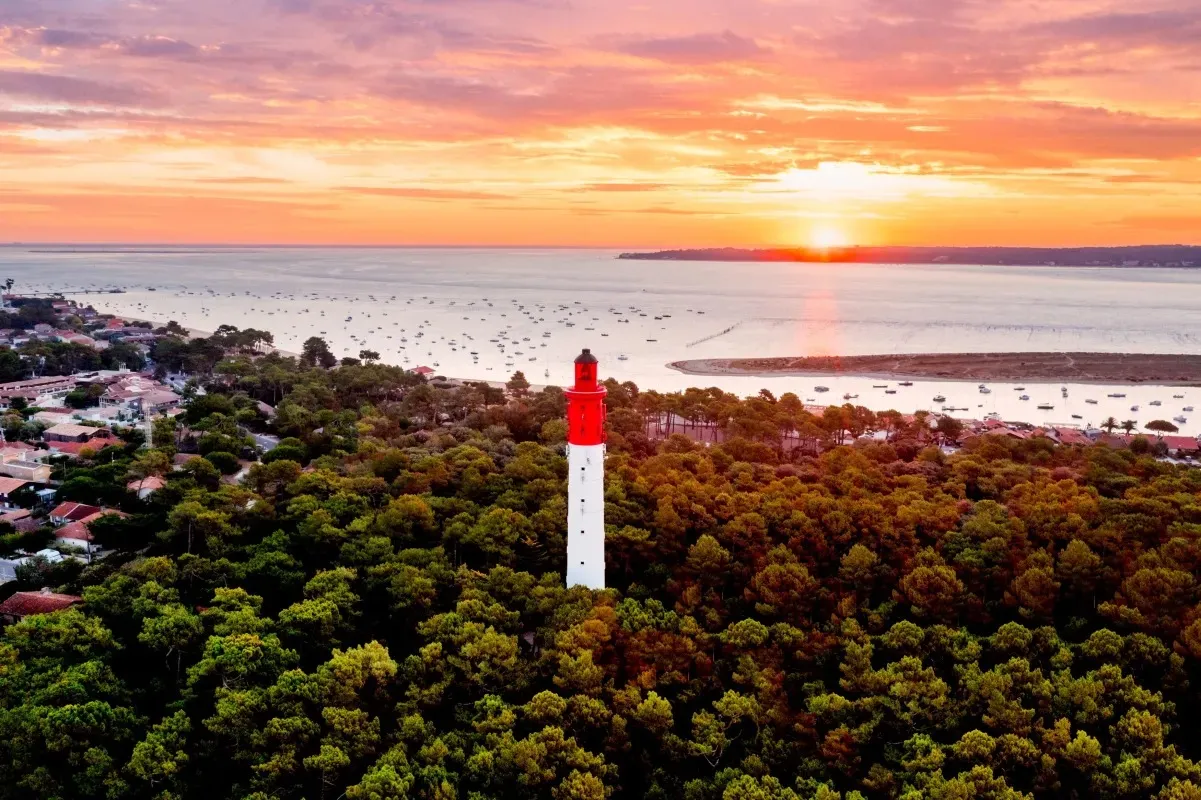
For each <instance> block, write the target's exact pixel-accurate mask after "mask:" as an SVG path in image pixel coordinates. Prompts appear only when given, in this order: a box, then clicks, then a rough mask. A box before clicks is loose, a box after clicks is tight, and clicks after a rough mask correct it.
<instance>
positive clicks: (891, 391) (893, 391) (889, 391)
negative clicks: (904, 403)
mask: <svg viewBox="0 0 1201 800" xmlns="http://www.w3.org/2000/svg"><path fill="white" fill-rule="evenodd" d="M896 393H897V390H896V389H885V390H884V394H896Z"/></svg>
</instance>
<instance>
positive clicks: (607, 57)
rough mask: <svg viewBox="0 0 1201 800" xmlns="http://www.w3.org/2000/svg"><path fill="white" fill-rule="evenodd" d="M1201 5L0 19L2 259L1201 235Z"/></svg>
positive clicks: (224, 8) (844, 0) (745, 5)
mask: <svg viewBox="0 0 1201 800" xmlns="http://www.w3.org/2000/svg"><path fill="white" fill-rule="evenodd" d="M1199 198H1201V0H1193V1H1192V2H1181V1H1180V0H1175V1H1173V2H1161V0H1139V2H1137V3H1134V2H1130V0H1112V1H1111V0H1055V1H1053V2H1046V1H1044V0H1023V1H1022V2H1012V1H1010V0H647V1H646V2H624V0H374V1H373V2H372V1H369V0H0V240H4V241H8V240H19V241H25V242H33V241H77V242H101V241H124V242H133V241H149V242H263V243H267V242H279V243H290V242H295V243H345V244H379V243H397V244H405V243H430V244H473V243H480V244H548V245H603V246H618V247H625V246H669V245H672V246H689V245H756V244H813V243H816V244H838V243H840V242H841V241H843V240H846V241H852V242H857V243H862V244H1040V245H1057V244H1134V243H1154V242H1184V243H1201V199H1199Z"/></svg>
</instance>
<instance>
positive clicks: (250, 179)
mask: <svg viewBox="0 0 1201 800" xmlns="http://www.w3.org/2000/svg"><path fill="white" fill-rule="evenodd" d="M179 180H183V181H188V182H190V183H217V184H228V185H231V186H236V185H239V184H246V185H255V184H263V185H266V184H290V183H292V181H290V180H287V179H285V178H259V177H255V176H252V175H251V176H246V177H240V178H180V179H179Z"/></svg>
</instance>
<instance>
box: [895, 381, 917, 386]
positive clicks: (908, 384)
mask: <svg viewBox="0 0 1201 800" xmlns="http://www.w3.org/2000/svg"><path fill="white" fill-rule="evenodd" d="M897 385H898V386H912V385H913V381H901V382H900V383H899V384H897Z"/></svg>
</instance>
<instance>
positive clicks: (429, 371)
mask: <svg viewBox="0 0 1201 800" xmlns="http://www.w3.org/2000/svg"><path fill="white" fill-rule="evenodd" d="M413 372H415V373H416V374H418V375H422V376H429V375H433V374H434V370H433V368H431V367H418V368H417V369H415V370H413Z"/></svg>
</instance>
